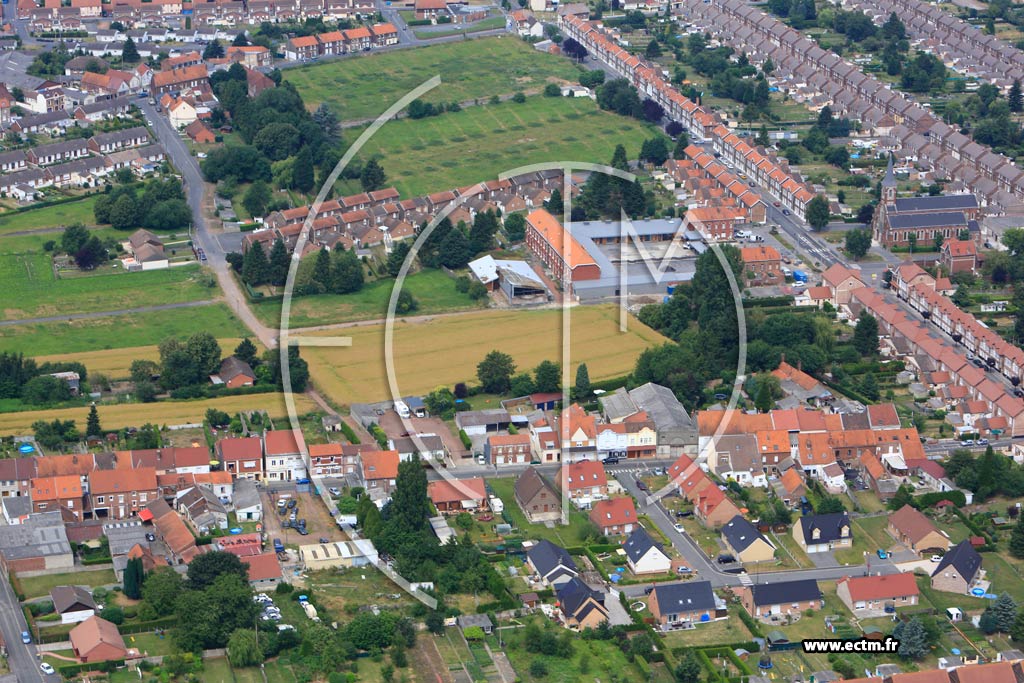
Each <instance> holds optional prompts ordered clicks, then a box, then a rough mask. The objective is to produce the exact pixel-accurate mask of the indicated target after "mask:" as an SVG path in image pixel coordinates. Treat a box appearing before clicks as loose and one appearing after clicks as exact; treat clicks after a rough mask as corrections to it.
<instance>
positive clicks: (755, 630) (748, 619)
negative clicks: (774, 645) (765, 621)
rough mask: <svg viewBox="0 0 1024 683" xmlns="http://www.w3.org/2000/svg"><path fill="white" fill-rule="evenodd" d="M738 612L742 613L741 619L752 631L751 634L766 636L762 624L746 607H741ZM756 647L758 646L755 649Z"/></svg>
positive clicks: (757, 636)
mask: <svg viewBox="0 0 1024 683" xmlns="http://www.w3.org/2000/svg"><path fill="white" fill-rule="evenodd" d="M738 614H739V615H740V621H742V622H743V625H744V626H746V627H747V630H748V631H750V635H752V636H754V637H755V638H764V632H762V631H761V625H760V624H759V623H757V620H756V619H754V617H752V616H750V614H748V613H747V610H746V608H744V607H741V608H740V609H739V610H738ZM756 649H757V648H755V650H756ZM753 651H754V650H751V652H753Z"/></svg>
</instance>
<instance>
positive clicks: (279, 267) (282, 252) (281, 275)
mask: <svg viewBox="0 0 1024 683" xmlns="http://www.w3.org/2000/svg"><path fill="white" fill-rule="evenodd" d="M267 265H268V271H267V272H268V280H269V282H270V284H272V285H274V286H275V287H283V286H284V283H285V281H286V280H287V279H288V268H289V266H291V257H290V256H288V247H286V246H285V244H284V240H283V239H281V238H280V237H278V238H277V239H276V240H274V246H272V247H271V248H270V258H269V260H268V264H267Z"/></svg>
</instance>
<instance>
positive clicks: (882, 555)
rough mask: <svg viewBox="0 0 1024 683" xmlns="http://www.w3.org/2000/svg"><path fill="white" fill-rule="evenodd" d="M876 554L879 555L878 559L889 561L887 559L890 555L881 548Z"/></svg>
mask: <svg viewBox="0 0 1024 683" xmlns="http://www.w3.org/2000/svg"><path fill="white" fill-rule="evenodd" d="M875 554H876V555H878V559H880V560H887V559H889V553H887V552H885V551H884V550H882V549H881V548H879V549H878V550H876V551H875Z"/></svg>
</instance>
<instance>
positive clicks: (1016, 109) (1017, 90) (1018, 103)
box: [1006, 79, 1024, 114]
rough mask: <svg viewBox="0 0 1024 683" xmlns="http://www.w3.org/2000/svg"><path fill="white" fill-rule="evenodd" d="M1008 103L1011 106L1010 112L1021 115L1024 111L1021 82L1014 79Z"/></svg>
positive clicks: (1023, 94)
mask: <svg viewBox="0 0 1024 683" xmlns="http://www.w3.org/2000/svg"><path fill="white" fill-rule="evenodd" d="M1006 102H1007V104H1009V105H1010V111H1012V112H1013V113H1014V114H1019V113H1020V112H1021V111H1024V93H1021V87H1020V80H1019V79H1014V81H1013V85H1011V86H1010V92H1009V94H1008V95H1007V96H1006Z"/></svg>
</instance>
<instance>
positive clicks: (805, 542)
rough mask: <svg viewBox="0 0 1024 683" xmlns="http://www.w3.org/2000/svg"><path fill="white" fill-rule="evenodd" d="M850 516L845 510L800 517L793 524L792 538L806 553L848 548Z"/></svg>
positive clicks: (850, 539) (850, 542)
mask: <svg viewBox="0 0 1024 683" xmlns="http://www.w3.org/2000/svg"><path fill="white" fill-rule="evenodd" d="M850 529H851V527H850V516H849V515H848V514H847V513H845V512H834V513H832V514H827V515H810V516H808V517H801V518H800V519H799V520H798V521H797V523H796V524H794V525H793V538H794V539H795V540H796V542H797V543H799V544H800V547H801V548H803V549H804V550H805V551H806V552H808V553H824V552H828V551H830V550H833V549H835V548H848V547H850V545H851V544H852V543H853V535H852V533H851V531H850Z"/></svg>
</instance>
